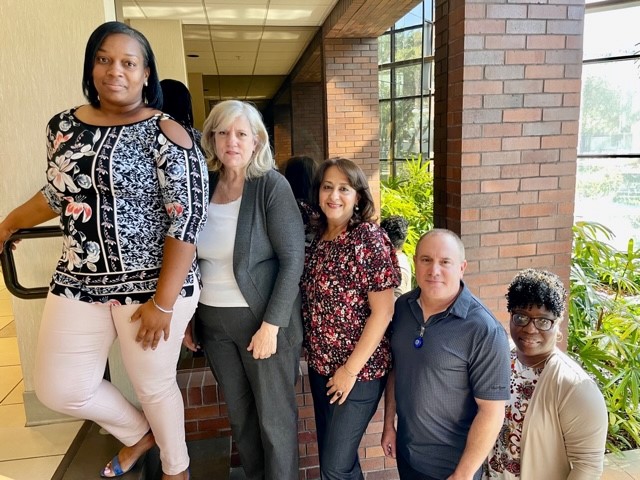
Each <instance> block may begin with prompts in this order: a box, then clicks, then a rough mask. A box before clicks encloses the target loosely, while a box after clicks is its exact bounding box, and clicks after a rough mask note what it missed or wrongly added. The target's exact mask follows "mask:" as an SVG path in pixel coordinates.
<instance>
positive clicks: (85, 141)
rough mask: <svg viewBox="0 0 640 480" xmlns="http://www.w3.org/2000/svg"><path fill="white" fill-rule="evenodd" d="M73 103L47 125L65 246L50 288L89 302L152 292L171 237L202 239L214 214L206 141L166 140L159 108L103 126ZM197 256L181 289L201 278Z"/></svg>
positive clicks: (49, 193) (51, 199)
mask: <svg viewBox="0 0 640 480" xmlns="http://www.w3.org/2000/svg"><path fill="white" fill-rule="evenodd" d="M74 111H75V109H72V110H67V111H64V112H62V113H60V114H58V115H56V116H54V117H53V118H52V119H51V120H50V121H49V124H48V125H47V157H48V169H47V180H48V184H47V185H45V187H44V188H42V190H41V192H42V193H43V194H44V196H45V198H46V199H47V202H48V203H49V206H50V207H51V209H52V210H54V211H55V212H57V213H59V214H60V225H61V229H62V231H63V247H62V255H61V257H60V260H59V261H58V265H57V267H56V270H55V273H54V275H53V279H52V281H51V285H50V290H51V292H52V293H54V294H55V295H60V296H65V297H69V298H73V299H76V300H80V301H84V302H91V303H94V302H100V303H110V304H115V305H118V304H129V303H138V302H144V301H147V300H148V299H149V298H150V296H151V295H152V294H153V293H154V292H155V290H156V284H157V281H158V275H159V273H160V267H161V264H162V255H163V247H164V241H165V237H166V236H170V237H173V238H175V239H178V240H181V241H184V242H188V243H195V242H196V239H197V236H198V233H199V232H200V230H201V229H202V226H203V225H204V223H205V221H206V217H207V206H208V204H209V200H208V198H209V197H208V183H207V182H208V176H207V167H206V163H205V161H204V158H203V156H202V154H201V152H200V151H199V149H198V148H196V147H195V146H193V147H192V148H190V149H186V148H183V147H180V146H178V145H176V144H174V143H172V142H171V141H170V140H168V139H167V138H166V137H165V136H164V135H163V133H162V130H161V129H160V122H161V121H162V120H164V119H165V118H168V117H167V116H166V115H164V114H157V115H155V116H153V117H151V118H149V119H147V120H142V121H140V122H137V123H133V124H128V125H122V126H115V127H101V126H94V125H88V124H85V123H83V122H81V121H80V120H78V119H77V118H76V117H75V115H74ZM197 268H198V266H197V263H196V262H195V258H194V262H193V265H192V267H191V269H190V271H189V274H188V276H187V278H186V280H185V283H184V286H183V289H182V292H181V295H182V296H190V295H192V293H193V291H194V284H196V282H198V281H199V278H198V277H199V273H198V270H197Z"/></svg>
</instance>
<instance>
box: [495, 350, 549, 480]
mask: <svg viewBox="0 0 640 480" xmlns="http://www.w3.org/2000/svg"><path fill="white" fill-rule="evenodd" d="M543 368H544V367H542V366H540V367H539V368H535V367H534V368H531V367H527V366H525V365H523V364H522V363H520V361H519V360H518V357H517V356H516V352H515V351H512V352H511V399H510V400H509V401H508V402H507V405H506V412H505V418H504V424H503V425H502V429H500V434H499V435H498V439H497V440H496V443H495V445H494V447H493V450H491V452H490V453H489V459H488V461H487V462H486V463H485V465H484V477H483V478H485V479H488V478H498V479H502V480H512V479H517V478H520V442H521V440H522V426H523V425H524V417H525V415H526V414H527V410H528V409H529V404H530V403H531V398H532V397H533V391H534V389H535V388H536V384H537V383H538V379H539V378H540V374H541V373H542V370H543Z"/></svg>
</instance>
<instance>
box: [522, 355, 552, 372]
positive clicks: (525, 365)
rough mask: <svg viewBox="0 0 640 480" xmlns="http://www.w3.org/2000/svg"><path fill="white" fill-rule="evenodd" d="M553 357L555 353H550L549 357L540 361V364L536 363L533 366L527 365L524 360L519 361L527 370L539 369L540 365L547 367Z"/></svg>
mask: <svg viewBox="0 0 640 480" xmlns="http://www.w3.org/2000/svg"><path fill="white" fill-rule="evenodd" d="M552 356H553V353H550V354H549V356H548V357H546V358H543V359H542V360H540V361H539V362H537V363H534V364H533V365H527V364H526V363H524V362H523V361H522V360H520V359H518V361H519V362H520V363H521V364H522V365H523V366H524V367H525V368H535V367H537V366H538V365H542V366H544V365H546V364H547V362H548V361H549V359H550V358H551V357H552Z"/></svg>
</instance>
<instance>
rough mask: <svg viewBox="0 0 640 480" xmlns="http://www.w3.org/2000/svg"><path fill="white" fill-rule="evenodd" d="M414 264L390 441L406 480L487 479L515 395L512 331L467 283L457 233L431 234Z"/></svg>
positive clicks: (389, 401) (396, 366)
mask: <svg viewBox="0 0 640 480" xmlns="http://www.w3.org/2000/svg"><path fill="white" fill-rule="evenodd" d="M414 262H415V271H416V282H417V284H418V288H416V289H415V290H412V291H411V292H409V293H406V294H405V295H403V296H401V297H400V298H399V299H398V300H397V301H396V304H395V312H394V315H393V321H392V324H391V329H392V336H391V348H392V352H393V370H392V372H391V374H390V375H389V379H388V381H387V389H386V394H385V419H384V430H383V433H382V442H381V443H382V448H383V450H384V452H385V455H387V456H390V457H393V458H396V460H397V464H398V472H399V474H400V479H401V480H472V479H473V480H478V479H480V477H481V469H480V467H481V465H482V462H483V461H484V460H485V458H486V456H487V454H488V452H489V450H491V447H492V446H493V444H494V442H495V440H496V437H497V435H498V432H499V431H500V428H501V426H502V422H503V419H504V406H505V400H507V399H508V398H509V342H508V340H507V334H506V331H505V329H504V328H503V327H502V325H500V323H499V322H498V321H497V320H496V319H495V317H494V316H493V315H492V314H491V312H490V311H489V310H488V309H487V308H486V307H485V306H484V305H483V304H482V303H481V302H480V301H479V300H478V299H477V298H476V297H475V296H474V295H473V294H472V293H471V292H470V291H469V289H468V288H467V287H466V286H465V284H464V282H463V281H462V276H463V274H464V270H465V268H466V266H467V262H466V260H465V255H464V245H463V244H462V241H461V240H460V238H459V237H458V236H457V235H456V234H455V233H453V232H451V231H449V230H444V229H434V230H431V231H430V232H428V233H426V234H425V235H423V237H422V238H421V239H420V241H419V242H418V246H417V248H416V255H415V257H414ZM396 414H397V417H398V422H397V432H396V426H395V417H396Z"/></svg>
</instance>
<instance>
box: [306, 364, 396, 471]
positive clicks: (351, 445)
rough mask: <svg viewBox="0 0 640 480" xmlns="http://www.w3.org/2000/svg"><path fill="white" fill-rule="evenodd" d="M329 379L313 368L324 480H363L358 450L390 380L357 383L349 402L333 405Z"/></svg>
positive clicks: (312, 377)
mask: <svg viewBox="0 0 640 480" xmlns="http://www.w3.org/2000/svg"><path fill="white" fill-rule="evenodd" d="M328 381H329V377H326V376H324V375H320V374H319V373H317V372H315V371H314V370H313V369H312V368H309V384H310V386H311V395H312V396H313V409H314V412H315V416H316V431H317V435H318V454H319V456H320V478H321V479H322V480H362V479H363V478H364V476H363V474H362V469H361V468H360V461H359V459H358V446H359V445H360V441H361V440H362V436H363V435H364V432H365V430H366V429H367V425H369V422H370V421H371V418H372V417H373V415H374V413H375V412H376V409H377V408H378V403H379V402H380V397H382V392H383V391H384V387H385V385H386V383H387V377H383V378H380V379H377V380H371V381H368V382H356V383H355V385H354V386H353V389H352V390H351V392H350V393H349V396H348V397H347V400H346V402H344V403H343V404H342V405H338V402H335V403H334V404H329V399H330V398H331V397H328V396H327V387H326V386H325V385H326V384H327V382H328Z"/></svg>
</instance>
